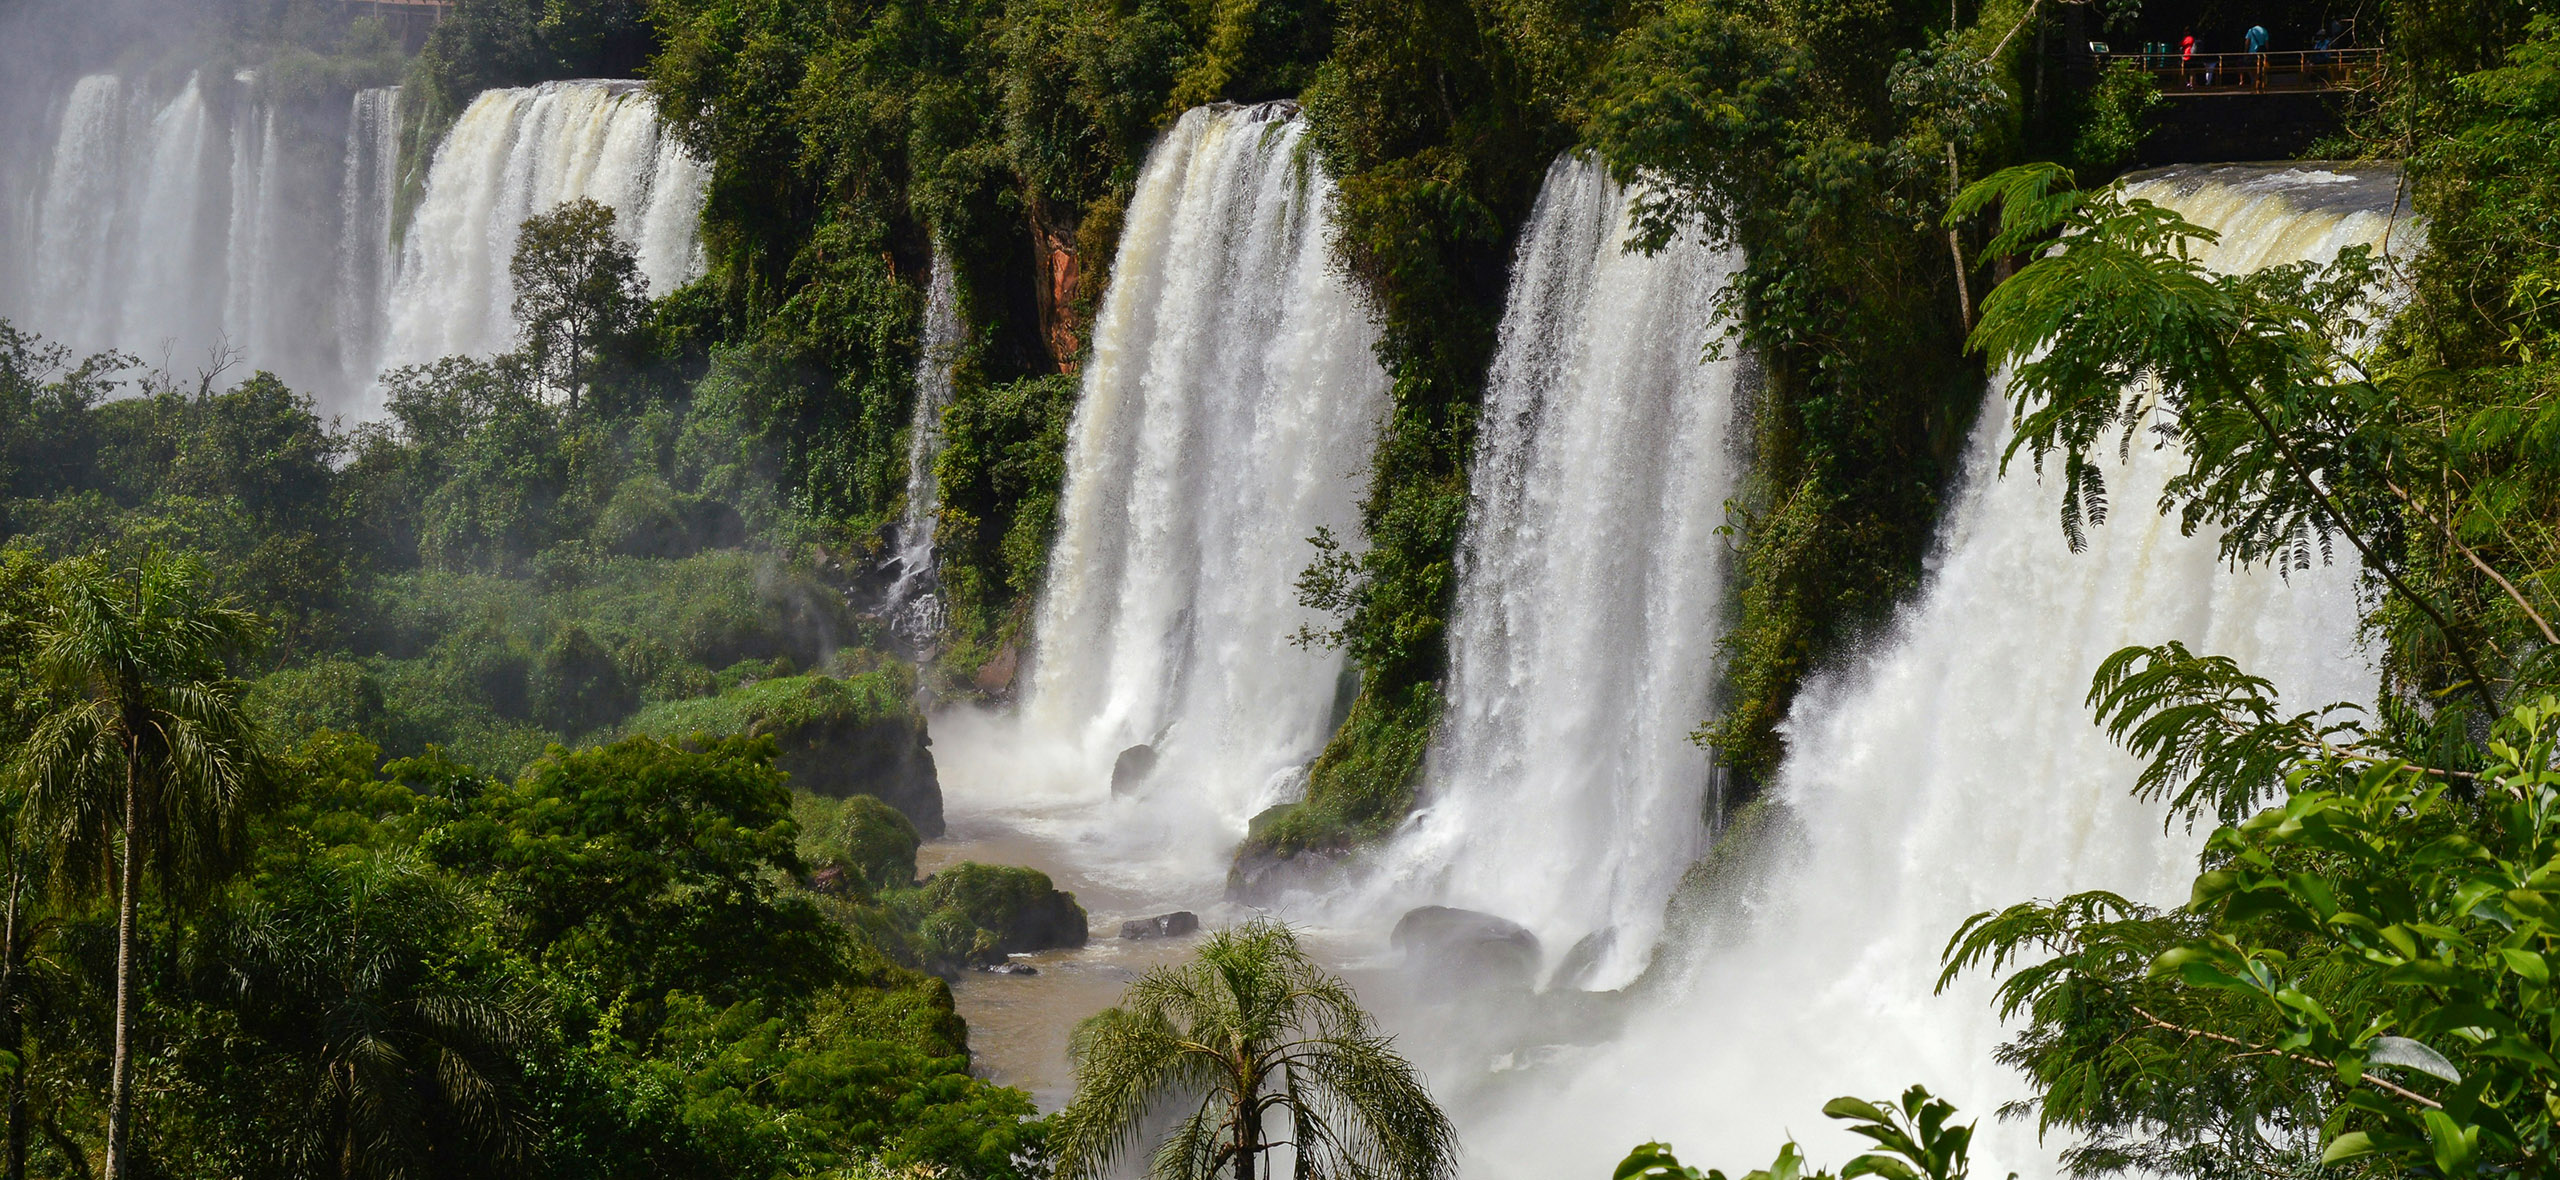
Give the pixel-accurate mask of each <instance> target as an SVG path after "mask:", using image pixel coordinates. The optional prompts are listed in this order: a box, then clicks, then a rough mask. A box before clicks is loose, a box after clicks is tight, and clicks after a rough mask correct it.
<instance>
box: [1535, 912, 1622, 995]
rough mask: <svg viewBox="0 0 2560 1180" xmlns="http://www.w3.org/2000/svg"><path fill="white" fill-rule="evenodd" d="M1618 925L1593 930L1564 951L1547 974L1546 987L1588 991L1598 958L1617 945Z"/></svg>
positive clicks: (1598, 965)
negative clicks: (1550, 972)
mask: <svg viewBox="0 0 2560 1180" xmlns="http://www.w3.org/2000/svg"><path fill="white" fill-rule="evenodd" d="M1617 946H1618V928H1617V927H1615V926H1611V927H1608V928H1607V929H1603V930H1594V931H1592V932H1591V933H1589V934H1585V935H1583V936H1582V940H1581V941H1579V942H1576V943H1574V944H1573V949H1572V950H1569V951H1566V952H1565V953H1564V961H1563V962H1562V963H1559V964H1557V965H1556V973H1555V974H1553V975H1550V976H1548V977H1547V989H1548V990H1549V991H1589V990H1591V977H1592V976H1593V975H1594V974H1595V973H1597V972H1598V971H1599V970H1600V961H1601V960H1603V959H1606V958H1608V957H1609V952H1610V951H1612V950H1615V949H1617Z"/></svg>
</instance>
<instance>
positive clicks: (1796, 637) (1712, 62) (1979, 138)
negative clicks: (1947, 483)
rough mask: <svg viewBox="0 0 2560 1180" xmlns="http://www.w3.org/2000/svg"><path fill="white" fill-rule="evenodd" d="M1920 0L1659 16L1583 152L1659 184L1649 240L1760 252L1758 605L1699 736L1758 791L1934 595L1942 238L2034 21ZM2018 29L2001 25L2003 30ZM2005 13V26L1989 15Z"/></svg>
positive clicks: (1954, 385)
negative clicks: (1794, 718) (1924, 576)
mask: <svg viewBox="0 0 2560 1180" xmlns="http://www.w3.org/2000/svg"><path fill="white" fill-rule="evenodd" d="M1977 15H1978V17H1979V20H1978V23H1977V24H1975V25H1973V26H1970V27H1967V28H1963V29H1949V28H1947V27H1946V25H1945V24H1944V20H1945V19H1946V17H1947V16H1948V12H1947V10H1946V9H1944V8H1932V7H1930V6H1927V5H1922V4H1907V3H1906V4H1895V3H1872V4H1860V5H1851V6H1847V7H1843V6H1840V5H1823V4H1793V3H1790V4H1782V5H1779V6H1777V7H1775V8H1774V9H1772V8H1769V7H1768V6H1751V5H1736V4H1727V3H1719V2H1694V0H1693V2H1685V3H1675V4H1669V5H1665V6H1663V8H1662V9H1661V10H1659V11H1658V12H1656V13H1653V14H1651V15H1649V16H1648V17H1647V18H1646V19H1645V20H1643V21H1642V22H1641V23H1639V24H1637V25H1636V27H1635V28H1633V29H1632V30H1630V31H1629V32H1628V33H1627V34H1626V35H1625V36H1624V37H1622V38H1621V39H1620V40H1619V42H1618V45H1617V47H1616V50H1615V53H1614V54H1613V55H1612V57H1611V58H1610V59H1609V61H1608V63H1607V65H1606V67H1605V68H1604V69H1603V70H1602V72H1601V75H1600V77H1599V79H1598V82H1597V97H1596V98H1595V99H1594V100H1593V101H1592V104H1591V120H1590V127H1589V131H1588V133H1587V136H1588V138H1589V139H1590V140H1591V141H1592V142H1593V144H1594V145H1595V146H1596V147H1597V149H1598V150H1599V152H1600V154H1601V155H1602V156H1603V157H1604V158H1605V159H1606V160H1607V161H1608V162H1609V164H1610V166H1611V168H1612V169H1613V170H1614V171H1615V172H1616V173H1617V174H1618V176H1619V177H1620V178H1621V179H1623V180H1627V181H1631V182H1632V181H1636V180H1638V179H1640V178H1641V179H1648V180H1650V182H1651V183H1650V184H1648V185H1647V186H1646V187H1645V188H1643V189H1641V190H1639V196H1638V198H1637V205H1636V214H1637V222H1638V231H1639V232H1638V234H1637V244H1638V245H1639V246H1640V247H1642V248H1645V249H1659V248H1661V247H1662V246H1664V245H1666V244H1667V243H1669V242H1670V241H1671V240H1672V239H1674V238H1675V237H1678V236H1681V235H1686V234H1692V233H1702V234H1705V235H1706V236H1708V237H1709V238H1710V239H1712V240H1717V241H1724V242H1731V243H1732V244H1734V245H1736V246H1739V247H1740V248H1741V250H1742V252H1743V254H1744V256H1745V258H1746V259H1747V263H1746V265H1745V267H1744V268H1743V271H1742V273H1741V274H1740V275H1739V276H1737V278H1736V280H1735V282H1734V286H1733V288H1732V290H1731V292H1730V293H1729V294H1728V297H1727V305H1728V306H1727V309H1728V312H1729V314H1731V315H1732V316H1733V326H1734V328H1735V329H1736V330H1737V331H1738V333H1739V337H1740V342H1742V343H1745V344H1747V345H1749V346H1750V347H1751V349H1752V353H1753V356H1754V358H1755V359H1756V360H1757V361H1758V362H1759V367H1760V373H1761V377H1762V388H1761V389H1760V391H1759V393H1758V396H1757V397H1756V399H1755V402H1754V406H1753V422H1752V430H1751V440H1750V450H1751V459H1752V462H1751V467H1750V473H1749V475H1748V477H1747V479H1746V482H1745V486H1744V488H1743V494H1742V495H1741V496H1740V497H1739V498H1738V499H1737V501H1736V503H1735V504H1734V505H1733V516H1734V520H1733V522H1732V523H1733V524H1734V526H1735V530H1736V532H1737V533H1738V535H1739V538H1740V545H1739V548H1740V554H1739V557H1740V561H1739V573H1740V593H1739V602H1738V606H1739V609H1738V611H1737V612H1736V613H1735V616H1734V618H1733V620H1732V623H1731V625H1730V626H1729V627H1728V629H1727V631H1726V635H1725V638H1724V640H1723V642H1722V654H1723V662H1724V664H1725V667H1726V673H1725V685H1726V687H1725V690H1724V695H1725V698H1726V699H1725V700H1724V701H1723V702H1722V704H1721V709H1720V714H1719V716H1718V717H1716V718H1715V719H1714V720H1713V721H1712V722H1711V723H1710V724H1708V725H1707V726H1706V727H1705V728H1704V729H1703V730H1702V732H1701V735H1700V736H1701V738H1702V740H1704V741H1706V742H1707V743H1708V744H1709V745H1711V746H1713V747H1714V748H1715V749H1716V751H1717V753H1718V755H1719V756H1720V757H1721V758H1722V759H1723V760H1724V761H1725V762H1726V763H1727V764H1728V765H1731V766H1733V767H1734V768H1736V769H1737V770H1739V771H1741V772H1743V775H1744V777H1745V779H1746V780H1748V779H1750V778H1753V777H1757V776H1760V775H1764V774H1766V773H1768V772H1770V771H1772V770H1774V769H1775V768H1776V765H1777V762H1778V758H1779V755H1780V752H1781V751H1780V746H1779V741H1778V737H1777V734H1776V730H1775V726H1776V724H1777V722H1778V720H1779V719H1780V718H1781V717H1782V716H1784V714H1785V711H1786V708H1787V704H1788V702H1789V701H1790V700H1791V699H1792V698H1793V695H1794V692H1795V686H1796V684H1797V682H1798V680H1799V679H1800V677H1801V676H1802V674H1803V672H1804V670H1805V669H1807V668H1808V667H1810V666H1811V664H1812V663H1813V662H1814V661H1816V660H1819V659H1822V658H1824V657H1826V656H1828V655H1830V654H1831V653H1833V652H1835V651H1837V650H1839V648H1840V646H1841V645H1842V644H1843V643H1845V642H1847V641H1848V640H1849V639H1850V638H1851V637H1852V636H1854V635H1857V634H1859V633H1860V632H1861V631H1862V630H1864V629H1866V628H1869V627H1872V626H1874V625H1876V624H1878V623H1880V622H1881V621H1882V620H1883V619H1884V617H1885V615H1886V613H1887V611H1889V609H1890V608H1891V606H1892V604H1893V603H1894V602H1895V601H1897V600H1898V599H1899V598H1900V597H1901V596H1902V595H1903V594H1904V593H1906V592H1907V591H1908V590H1910V589H1911V588H1912V587H1913V586H1914V585H1916V584H1917V580H1918V577H1919V572H1920V557H1921V554H1922V550H1923V547H1924V546H1925V545H1926V543H1927V540H1926V539H1927V537H1928V536H1929V533H1930V528H1931V525H1932V523H1933V522H1934V521H1935V519H1936V514H1937V508H1938V504H1939V496H1938V489H1939V485H1940V483H1941V482H1942V480H1943V477H1944V473H1945V471H1946V468H1947V464H1948V461H1949V460H1950V459H1951V458H1952V457H1953V454H1954V451H1955V448H1956V447H1957V445H1958V444H1959V443H1960V442H1961V440H1962V437H1963V432H1964V428H1965V427H1966V425H1967V424H1968V421H1969V419H1970V417H1971V414H1972V412H1973V405H1974V401H1975V399H1976V397H1977V396H1978V391H1979V389H1980V377H1981V374H1980V371H1979V370H1978V369H1976V368H1974V367H1973V366H1971V365H1969V364H1967V363H1965V361H1964V360H1963V358H1962V356H1961V354H1960V352H1959V350H1958V349H1957V348H1956V347H1955V345H1956V342H1957V341H1958V340H1959V339H1960V338H1961V334H1962V332H1963V330H1964V317H1963V315H1962V314H1959V312H1960V310H1961V309H1959V308H1957V307H1956V306H1955V304H1956V302H1957V301H1956V299H1955V298H1954V297H1955V296H1956V295H1957V294H1958V293H1959V292H1960V291H1961V290H1962V289H1963V288H1962V282H1963V278H1962V276H1959V275H1956V274H1954V273H1951V272H1952V271H1954V270H1955V269H1956V268H1955V267H1954V266H1953V264H1952V263H1951V262H1950V261H1949V257H1948V252H1949V250H1950V248H1951V246H1950V242H1951V239H1950V238H1948V237H1947V236H1945V232H1944V231H1942V230H1941V229H1940V227H1938V226H1937V225H1936V224H1935V223H1936V222H1937V221H1938V219H1939V215H1940V214H1941V213H1942V212H1944V211H1945V209H1946V208H1947V205H1948V203H1949V202H1950V201H1951V200H1952V198H1953V197H1954V193H1953V192H1952V191H1947V186H1948V185H1949V184H1950V183H1951V182H1952V180H1953V176H1954V175H1955V173H1956V172H1958V171H1960V169H1961V167H1962V164H1963V162H1964V161H1965V160H1968V159H1970V160H1973V161H1977V162H1979V161H1983V160H1986V159H1997V158H1999V157H2000V156H2001V155H2003V154H2005V153H2007V152H2009V151H2011V150H2014V148H2013V146H2012V139H2011V134H2010V130H2009V128H2010V126H2011V124H2012V123H2013V122H2014V120H2015V117H2016V116H2015V113H2014V112H2015V109H2016V106H2017V102H2016V99H2015V97H2014V96H2015V95H2016V94H2017V91H2018V88H2017V86H2016V85H2015V83H2014V81H2013V80H2012V79H2010V78H2009V77H2008V75H2007V74H2006V73H2005V69H2006V61H2005V59H2004V60H2002V61H1993V60H1992V48H1993V47H1994V44H1995V38H1998V37H1999V36H2000V35H2001V33H2002V32H2004V31H2005V30H2006V29H2008V28H2009V27H2010V26H2011V25H2012V24H2013V23H2014V21H2015V18H2014V17H2010V16H2008V14H2005V13H1995V12H1991V11H1987V10H1986V11H1984V12H1982V13H1978V14H1977ZM2004 17H2006V18H2007V19H2003V18H2004ZM1995 22H1996V24H1995Z"/></svg>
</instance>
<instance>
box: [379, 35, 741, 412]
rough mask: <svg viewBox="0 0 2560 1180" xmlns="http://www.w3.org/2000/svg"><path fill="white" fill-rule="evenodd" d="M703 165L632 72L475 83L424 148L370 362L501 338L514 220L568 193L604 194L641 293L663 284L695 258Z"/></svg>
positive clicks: (687, 272)
mask: <svg viewBox="0 0 2560 1180" xmlns="http://www.w3.org/2000/svg"><path fill="white" fill-rule="evenodd" d="M708 179H709V173H708V170H707V169H706V168H704V167H703V165H702V164H700V163H699V162H697V161H695V160H694V159H693V158H692V157H691V156H690V155H688V154H686V153H685V151H684V149H683V148H682V147H681V146H680V145H678V144H677V142H676V139H675V137H674V136H671V135H666V134H663V133H662V132H661V130H660V128H659V125H658V111H657V106H656V104H655V103H653V102H651V101H650V99H649V96H648V95H647V94H646V93H644V92H643V91H642V90H641V89H640V84H639V83H637V82H545V83H543V84H542V85H539V86H530V87H523V88H519V89H513V90H491V91H486V92H484V93H482V94H481V95H480V97H478V98H477V99H474V100H472V103H471V106H470V107H469V108H467V109H466V110H464V111H463V113H462V118H461V119H460V120H458V121H456V122H455V123H454V125H453V129H452V130H451V131H449V132H447V133H446V134H445V138H444V142H443V143H442V144H441V145H439V146H438V147H437V148H436V154H435V163H434V165H433V166H432V167H431V168H430V169H429V170H428V173H427V187H426V193H425V195H424V196H423V197H422V198H420V200H419V203H418V209H417V212H416V214H415V215H414V216H413V217H412V218H411V219H410V222H409V226H408V232H407V233H406V235H405V236H404V237H403V244H402V248H401V257H400V277H399V279H398V281H397V282H396V284H395V285H394V286H393V288H392V293H391V302H390V309H389V313H388V316H387V319H388V333H389V343H388V345H387V346H386V348H385V351H384V359H383V367H385V368H388V367H391V366H394V365H404V364H416V363H420V362H424V361H431V360H434V359H436V358H438V357H443V356H452V355H465V356H486V355H489V354H492V353H497V352H502V351H505V350H506V349H509V348H512V347H514V345H515V340H516V322H515V310H514V308H515V284H514V280H513V278H512V277H510V276H509V274H508V271H507V266H508V263H509V262H510V261H512V260H513V259H514V257H515V249H516V229H517V227H519V226H520V225H522V224H523V223H524V220H525V218H527V217H530V216H532V215H534V214H536V213H543V212H548V211H549V210H551V209H552V208H553V207H554V206H557V205H559V204H561V203H563V202H566V201H573V200H576V199H578V198H580V197H586V198H590V199H593V200H595V201H597V202H598V203H600V204H603V205H606V206H608V207H610V208H612V210H613V211H614V214H615V230H616V231H617V232H618V233H620V234H621V235H622V237H623V238H624V240H625V241H627V242H629V243H631V245H632V246H633V247H634V248H635V249H636V250H637V252H638V254H639V258H640V272H641V274H642V275H643V276H645V277H646V278H647V279H648V283H649V293H650V294H651V295H664V294H666V293H667V292H669V291H672V290H674V289H675V288H676V287H677V286H679V285H681V284H682V283H684V282H685V281H686V280H687V279H690V278H692V277H693V276H694V275H695V274H698V273H700V270H701V258H700V252H701V248H700V245H699V243H698V242H697V241H696V240H695V235H694V222H695V219H696V218H697V217H698V216H699V215H700V213H701V209H702V192H703V186H704V185H705V184H706V183H707V182H708Z"/></svg>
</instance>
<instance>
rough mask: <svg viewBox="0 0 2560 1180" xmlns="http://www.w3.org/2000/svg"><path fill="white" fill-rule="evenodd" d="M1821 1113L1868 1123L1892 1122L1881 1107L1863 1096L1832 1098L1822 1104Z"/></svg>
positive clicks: (1888, 1123)
mask: <svg viewBox="0 0 2560 1180" xmlns="http://www.w3.org/2000/svg"><path fill="white" fill-rule="evenodd" d="M1822 1113H1824V1114H1826V1115H1829V1116H1830V1117H1832V1118H1835V1119H1864V1120H1866V1121H1868V1122H1870V1123H1884V1124H1887V1125H1890V1124H1891V1123H1892V1122H1893V1119H1892V1118H1891V1117H1890V1116H1888V1115H1886V1114H1885V1112H1884V1110H1883V1109H1882V1108H1881V1107H1878V1106H1877V1105H1876V1104H1875V1103H1872V1102H1869V1101H1867V1100H1866V1099H1864V1098H1850V1097H1840V1098H1834V1099H1832V1100H1831V1101H1829V1102H1825V1103H1823V1104H1822Z"/></svg>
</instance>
